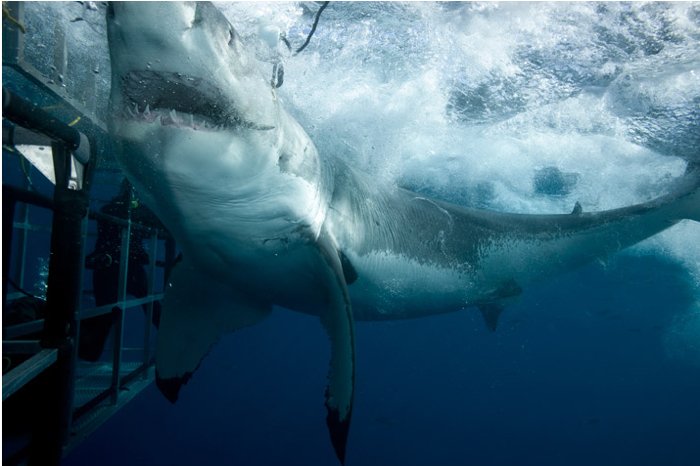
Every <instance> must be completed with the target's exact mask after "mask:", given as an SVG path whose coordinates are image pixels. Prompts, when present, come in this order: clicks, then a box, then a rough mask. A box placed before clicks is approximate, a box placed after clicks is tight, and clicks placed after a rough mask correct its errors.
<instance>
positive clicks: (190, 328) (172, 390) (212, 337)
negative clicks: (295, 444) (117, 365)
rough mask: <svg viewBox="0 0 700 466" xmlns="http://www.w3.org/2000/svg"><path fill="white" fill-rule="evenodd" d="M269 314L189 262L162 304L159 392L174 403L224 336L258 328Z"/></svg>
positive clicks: (179, 271)
mask: <svg viewBox="0 0 700 466" xmlns="http://www.w3.org/2000/svg"><path fill="white" fill-rule="evenodd" d="M269 313H270V307H269V306H263V305H260V304H259V303H254V302H252V301H251V300H250V299H248V298H246V297H244V296H243V295H241V294H240V293H237V292H235V291H233V290H232V289H230V288H228V287H227V286H226V285H224V284H222V283H220V282H218V281H215V280H213V279H212V278H211V277H205V276H202V275H201V274H200V273H199V272H197V271H196V270H195V269H193V268H192V267H191V266H190V265H189V264H188V261H187V259H186V258H185V259H184V260H183V262H182V263H180V264H178V266H177V267H175V269H174V270H173V272H172V276H171V279H170V286H169V288H168V290H167V291H166V294H165V298H164V300H163V305H162V315H161V322H160V327H159V329H158V346H157V350H156V383H157V385H158V388H159V389H160V390H161V392H163V394H164V395H165V396H166V397H167V398H168V399H169V400H170V401H172V402H173V403H174V402H175V401H176V400H177V397H178V394H179V391H180V388H181V387H182V385H184V384H186V383H187V382H188V380H189V379H190V377H191V375H192V373H193V372H194V371H195V370H196V369H197V367H198V366H199V363H200V362H201V360H202V358H203V357H204V356H205V355H206V354H207V353H208V352H209V350H210V349H211V348H212V347H213V346H214V344H215V343H216V342H217V341H218V340H219V338H220V337H221V336H222V335H223V334H224V333H226V332H232V331H234V330H238V329H240V328H243V327H247V326H250V325H254V324H256V323H258V322H259V321H261V320H262V319H263V318H265V317H266V316H267V315H268V314H269Z"/></svg>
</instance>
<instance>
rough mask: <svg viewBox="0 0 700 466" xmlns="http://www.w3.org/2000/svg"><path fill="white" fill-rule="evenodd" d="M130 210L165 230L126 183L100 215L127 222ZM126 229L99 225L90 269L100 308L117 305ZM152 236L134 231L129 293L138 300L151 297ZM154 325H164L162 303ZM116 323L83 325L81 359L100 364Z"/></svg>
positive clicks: (107, 319) (103, 319)
mask: <svg viewBox="0 0 700 466" xmlns="http://www.w3.org/2000/svg"><path fill="white" fill-rule="evenodd" d="M129 210H131V220H132V221H133V222H135V223H140V224H142V225H145V226H152V227H157V228H163V226H162V224H161V223H160V221H159V220H158V219H157V218H156V216H155V215H154V214H153V212H151V211H150V210H149V209H148V208H147V207H146V206H144V205H143V204H140V203H139V202H138V201H137V200H136V198H135V197H133V196H132V189H131V184H130V183H129V182H128V181H127V180H124V181H123V182H122V185H121V190H120V192H119V194H118V195H117V196H116V197H115V198H114V199H112V200H111V201H110V202H109V204H107V205H105V206H104V207H102V209H100V212H101V213H103V214H106V215H110V216H112V217H117V218H121V219H127V218H128V216H129ZM122 229H123V226H121V225H118V224H116V223H114V222H110V221H109V220H106V219H99V220H98V221H97V241H96V242H95V250H94V251H93V252H92V253H91V254H90V255H89V256H88V257H87V259H86V266H87V267H88V268H90V269H93V272H92V284H93V289H94V293H95V303H96V304H97V306H102V305H105V304H110V303H115V302H116V301H117V299H118V287H119V260H120V257H121V243H122V239H121V232H122ZM149 236H150V233H149V232H148V231H146V230H143V229H140V228H132V229H131V237H130V238H129V264H128V267H129V268H128V271H127V277H126V280H127V284H126V292H127V293H128V294H130V295H132V296H135V297H137V298H142V297H144V296H146V295H147V294H148V274H147V273H146V268H145V266H146V265H147V264H148V263H149V257H148V252H147V251H146V249H145V248H144V245H143V242H144V240H145V239H147V238H148V237H149ZM143 308H144V310H146V309H147V304H144V305H143ZM152 321H153V324H154V325H155V326H156V327H158V324H159V322H160V302H158V301H155V302H154V303H153V319H152ZM112 323H113V317H112V315H111V314H104V315H100V316H97V317H91V318H88V319H85V320H82V321H81V322H80V344H79V346H78V355H79V356H80V358H81V359H84V360H87V361H97V360H98V359H99V358H100V355H101V354H102V350H103V349H104V345H105V342H106V340H107V337H108V336H109V331H110V329H111V328H112Z"/></svg>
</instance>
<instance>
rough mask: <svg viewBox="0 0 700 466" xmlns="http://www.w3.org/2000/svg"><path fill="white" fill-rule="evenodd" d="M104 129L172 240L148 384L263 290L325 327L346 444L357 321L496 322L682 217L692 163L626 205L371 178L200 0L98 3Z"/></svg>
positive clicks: (171, 393)
mask: <svg viewBox="0 0 700 466" xmlns="http://www.w3.org/2000/svg"><path fill="white" fill-rule="evenodd" d="M107 24H108V38H109V49H110V56H111V66H112V86H111V96H110V100H111V112H110V114H111V120H110V122H109V128H110V132H111V135H112V136H113V139H114V141H115V144H116V151H117V157H118V159H119V161H120V163H121V166H122V167H123V169H124V171H125V173H126V176H127V177H128V179H129V180H130V181H131V182H132V183H133V185H134V186H135V187H136V189H137V191H138V193H139V196H140V197H141V198H142V200H143V201H144V202H145V203H146V205H148V206H149V207H150V208H151V209H152V210H154V211H155V212H156V214H157V215H158V217H159V218H160V219H161V220H162V222H163V223H164V224H165V225H166V226H167V228H168V229H169V230H170V232H171V233H172V234H173V236H174V237H175V238H176V240H177V243H178V245H179V247H180V248H181V250H182V254H183V261H182V263H181V264H179V265H178V266H176V267H175V269H174V271H173V273H172V275H171V277H170V282H169V285H168V288H167V290H166V295H165V298H164V302H163V311H162V320H161V325H160V329H159V332H158V345H157V356H156V372H157V383H158V386H159V387H160V388H161V390H162V391H163V392H164V394H165V395H166V396H167V397H168V398H169V399H170V400H172V401H174V400H175V399H176V398H177V395H178V391H179V390H180V387H181V385H182V384H184V383H185V382H187V380H188V379H189V377H190V376H191V374H192V373H193V372H194V371H195V370H196V368H197V366H198V365H199V363H200V361H201V359H202V358H203V357H204V356H205V354H206V353H207V352H208V351H209V350H210V349H211V347H212V345H214V343H215V342H216V341H217V340H218V339H219V338H220V337H221V335H222V334H224V333H226V332H231V331H234V330H237V329H240V328H242V327H245V326H249V325H253V324H255V323H257V322H259V321H261V320H262V319H264V318H265V317H266V316H267V315H268V314H269V313H270V311H271V309H272V308H273V306H278V307H282V308H286V309H291V310H294V311H299V312H304V313H307V314H312V315H316V316H318V317H319V318H320V321H321V323H322V324H323V327H324V328H325V330H326V331H327V333H328V335H329V337H330V342H331V361H330V370H329V374H328V386H327V389H326V396H325V403H326V408H327V424H328V427H329V431H330V436H331V440H332V443H333V446H334V448H335V451H336V454H337V456H338V458H339V459H340V461H341V462H343V461H344V458H345V449H346V441H347V434H348V429H349V425H350V418H351V414H352V405H353V393H354V378H355V356H354V353H355V350H354V344H355V343H354V342H355V339H354V322H355V321H356V320H383V319H404V318H413V317H420V316H428V315H433V314H438V313H444V312H451V311H457V310H460V309H463V308H465V307H467V306H476V307H478V308H479V309H481V311H482V313H483V314H484V317H485V319H486V323H487V325H488V326H489V327H490V328H492V329H494V328H495V326H496V321H497V318H498V314H499V312H500V309H501V307H502V305H503V303H504V302H505V301H506V300H507V299H509V298H512V297H514V296H517V295H518V294H519V293H520V292H521V290H522V289H523V288H524V287H526V286H528V285H529V284H531V283H533V282H536V281H538V280H543V279H546V278H547V277H551V276H553V275H556V274H559V273H561V272H564V271H567V270H570V269H572V268H574V267H576V266H579V265H582V264H585V263H587V262H590V261H593V260H596V259H600V258H604V257H606V256H609V255H610V254H613V253H615V252H617V251H620V250H621V249H623V248H626V247H628V246H630V245H633V244H635V243H637V242H639V241H641V240H643V239H645V238H648V237H650V236H652V235H654V234H656V233H658V232H660V231H662V230H665V229H666V228H669V227H670V226H672V225H674V224H675V223H677V222H679V221H680V220H682V219H693V220H696V221H700V190H699V189H698V186H699V185H700V174H699V171H698V170H697V169H693V168H691V167H689V168H688V170H687V171H686V175H685V176H684V177H682V179H680V180H679V181H678V182H677V183H676V184H675V185H674V187H673V188H671V190H670V192H669V194H667V195H664V196H662V197H659V198H657V199H654V200H651V201H649V202H645V203H642V204H638V205H633V206H630V207H625V208H620V209H615V210H609V211H603V212H587V211H584V210H583V209H582V208H581V206H579V205H578V204H577V205H576V207H575V208H574V210H573V211H572V212H571V213H567V214H557V215H523V214H510V213H501V212H493V211H486V210H478V209H471V208H466V207H461V206H457V205H453V204H450V203H447V202H444V201H441V200H438V199H431V198H429V197H426V196H422V195H420V194H417V193H414V192H410V191H407V190H404V189H401V188H399V187H393V186H383V185H379V184H378V183H376V182H375V180H374V179H373V178H372V177H371V176H369V175H367V174H365V173H362V172H361V171H359V170H356V169H355V168H353V167H351V166H349V165H348V164H347V163H345V162H343V161H342V160H340V159H337V158H333V157H332V156H331V155H332V154H323V156H321V155H320V154H319V153H318V151H317V149H316V147H315V146H314V143H313V142H312V141H311V139H310V138H309V136H308V135H307V133H306V132H305V131H304V129H303V128H302V127H301V126H300V125H299V123H297V121H296V120H295V119H294V118H292V117H291V116H290V115H289V114H288V113H287V112H286V111H285V110H284V108H282V106H281V105H280V102H279V100H278V97H277V93H276V89H275V88H274V87H273V86H272V85H271V83H270V80H269V79H268V77H266V76H264V75H263V74H262V73H261V71H260V70H259V69H258V66H257V64H256V61H255V59H254V57H253V56H252V55H251V53H250V52H248V51H247V50H246V48H245V45H244V44H243V42H242V40H241V38H240V36H239V34H238V33H237V32H236V30H235V29H234V28H233V27H232V26H231V24H230V23H229V22H228V21H227V20H226V18H225V17H224V15H223V14H222V13H221V12H220V11H219V10H218V9H217V8H216V7H214V6H213V5H212V4H210V3H181V2H163V3H161V2H112V3H110V5H109V7H108V11H107Z"/></svg>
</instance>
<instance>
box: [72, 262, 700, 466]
mask: <svg viewBox="0 0 700 466" xmlns="http://www.w3.org/2000/svg"><path fill="white" fill-rule="evenodd" d="M696 293H697V292H696V291H694V289H693V287H692V286H691V284H690V282H689V281H688V277H687V274H686V272H685V271H684V270H683V269H682V268H680V267H679V266H678V265H675V264H674V263H671V262H668V261H666V260H663V259H660V258H658V257H653V256H641V257H638V256H632V255H622V256H618V257H617V258H615V259H613V260H611V261H610V262H609V263H608V264H607V265H604V266H603V265H600V264H596V265H591V266H588V267H586V268H584V269H581V270H579V271H575V272H573V273H571V274H567V275H566V276H562V277H560V278H559V279H557V280H555V281H553V282H550V283H548V284H546V285H542V286H539V287H536V288H535V289H531V290H529V291H526V293H525V294H524V295H523V296H522V297H521V298H520V299H519V301H518V302H516V303H514V304H513V305H511V306H510V307H509V308H508V309H507V311H506V313H505V314H504V316H503V318H502V322H501V325H500V328H499V330H498V331H497V332H496V333H495V334H491V333H489V332H487V331H486V330H485V326H484V324H483V323H482V322H481V319H480V317H479V316H478V313H477V312H476V311H473V310H468V311H463V312H458V313H453V314H447V315H443V316H436V317H432V318H426V319H420V320H413V321H402V322H382V323H358V325H357V396H356V399H355V411H354V417H353V423H352V428H351V431H350V438H349V450H348V455H347V464H362V465H387V464H402V465H428V464H437V465H464V464H476V465H538V466H543V465H562V464H566V465H586V466H588V465H591V464H598V465H650V466H651V465H662V464H663V465H669V466H670V465H678V466H681V465H683V466H686V465H687V466H691V465H695V464H699V462H700V442H698V438H700V436H699V434H700V400H699V399H698V394H700V367H699V366H698V361H692V360H679V359H678V358H675V359H672V358H669V357H668V356H667V351H666V348H665V346H664V335H665V331H666V329H667V327H668V326H669V325H670V323H671V321H672V319H673V318H674V316H677V315H680V314H682V313H685V312H689V306H690V305H691V304H692V302H693V300H694V299H695V298H694V294H696ZM327 359H328V344H327V340H326V337H325V335H324V333H323V331H322V329H321V326H320V324H319V323H318V321H317V319H314V318H311V317H307V316H303V315H298V314H294V313H291V312H287V311H284V310H280V311H278V312H276V313H274V314H273V316H272V317H271V318H269V319H268V320H267V321H266V322H264V323H262V324H260V325H258V326H257V327H254V328H249V329H245V330H243V331H241V332H238V333H237V334H234V335H231V336H228V337H226V338H224V339H223V340H222V342H221V343H220V344H219V345H218V346H217V347H216V349H215V350H214V351H213V352H212V353H211V354H210V355H209V357H208V358H206V359H205V361H204V363H203V364H202V366H201V368H200V369H199V371H198V372H197V373H196V374H195V376H194V377H193V379H192V380H191V381H190V383H189V384H188V385H187V386H186V387H185V388H184V389H183V391H182V393H181V398H180V400H179V401H178V403H177V404H176V405H174V406H173V405H171V404H170V403H169V402H168V401H166V400H165V399H164V398H163V397H162V396H161V395H160V394H159V393H158V391H157V389H156V388H155V387H154V386H151V387H149V388H148V389H147V390H145V391H144V392H143V393H141V394H140V395H139V396H137V397H136V399H135V400H134V401H132V402H131V403H130V404H129V405H127V406H126V407H125V408H124V409H122V410H121V411H120V412H119V413H118V414H117V415H115V416H114V417H113V418H112V419H111V420H110V421H109V422H107V423H106V424H105V425H104V426H103V427H102V428H101V429H100V430H98V431H97V432H96V433H95V434H94V435H93V436H92V437H91V438H89V439H88V440H87V441H86V442H85V443H84V444H83V445H81V446H80V447H78V448H77V449H76V450H75V451H74V452H73V453H72V454H71V455H69V456H68V458H67V460H66V461H65V464H66V465H68V466H77V465H90V464H101V465H105V466H107V465H126V464H138V465H151V464H160V465H173V466H174V465H183V466H184V465H191V464H231V465H250V466H253V465H273V464H285V465H310V464H328V465H333V464H336V461H335V459H334V455H333V452H332V449H331V446H330V441H329V439H328V435H327V433H326V429H325V422H324V420H325V413H324V408H323V389H324V385H325V372H326V368H327Z"/></svg>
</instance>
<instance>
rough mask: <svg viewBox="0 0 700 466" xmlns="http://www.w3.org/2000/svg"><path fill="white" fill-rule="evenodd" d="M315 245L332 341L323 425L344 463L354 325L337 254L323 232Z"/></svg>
mask: <svg viewBox="0 0 700 466" xmlns="http://www.w3.org/2000/svg"><path fill="white" fill-rule="evenodd" d="M318 246H319V250H320V252H321V257H322V259H323V260H322V263H323V270H322V282H323V284H324V287H325V289H326V291H327V308H326V309H325V311H323V312H322V313H321V323H322V324H323V326H324V328H325V329H326V332H328V336H329V337H330V340H331V361H330V368H329V372H328V386H327V387H326V410H327V416H326V424H327V425H328V430H329V433H330V436H331V442H332V443H333V448H334V449H335V453H336V455H337V456H338V459H339V460H340V462H341V463H344V462H345V446H346V443H347V438H348V431H349V429H350V418H351V417H352V404H353V396H354V391H355V322H354V320H353V316H352V307H351V304H350V297H349V295H348V289H347V284H346V281H345V275H344V273H343V266H342V263H341V258H340V255H339V253H338V252H337V250H336V248H335V247H334V246H333V244H332V241H331V239H330V237H329V236H328V235H326V234H325V233H322V234H321V236H320V238H319V239H318Z"/></svg>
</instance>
